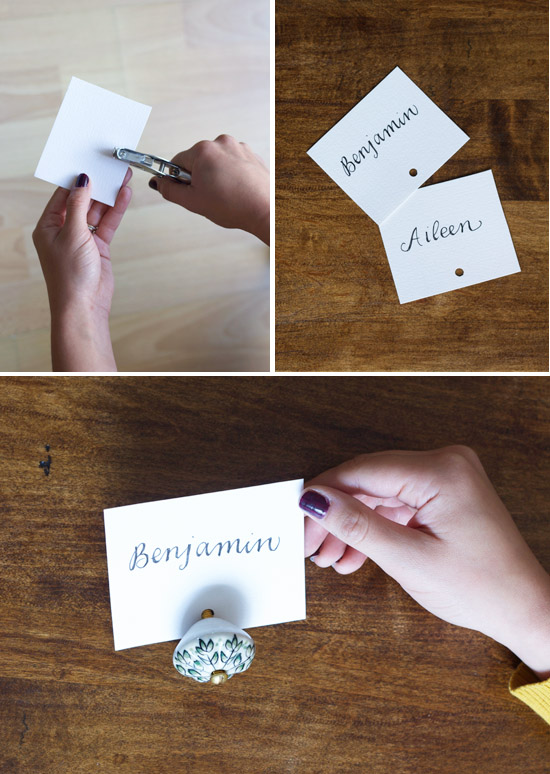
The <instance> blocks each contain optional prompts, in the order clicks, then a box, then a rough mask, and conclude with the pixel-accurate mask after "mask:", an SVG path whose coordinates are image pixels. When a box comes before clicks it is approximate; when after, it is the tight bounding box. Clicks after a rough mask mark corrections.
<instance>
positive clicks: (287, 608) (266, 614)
mask: <svg viewBox="0 0 550 774" xmlns="http://www.w3.org/2000/svg"><path fill="white" fill-rule="evenodd" d="M302 486H303V479H300V480H295V481H284V482H280V483H276V484H265V485H262V486H253V487H247V488H245V489H232V490H229V491H224V492H212V493H210V494H203V495H194V496H190V497H178V498H174V499H170V500H161V501H159V502H150V503H142V504H139V505H128V506H122V507H120V508H110V509H108V510H106V511H105V512H104V518H105V540H106V546H107V566H108V572H109V590H110V596H111V613H112V621H113V634H114V643H115V650H121V649H123V648H133V647H136V646H138V645H148V644H151V643H154V642H165V641H167V640H176V639H181V637H183V635H184V634H185V632H186V630H187V629H188V628H189V627H190V626H191V625H192V624H193V623H195V622H196V621H198V620H199V619H200V617H201V612H202V611H203V610H205V609H208V608H210V609H212V610H214V613H215V615H217V616H219V617H220V618H225V619H227V620H229V621H231V623H233V624H235V625H236V626H239V627H240V628H250V627H255V626H267V625H270V624H278V623H283V622H285V621H297V620H301V619H303V618H305V617H306V602H305V568H304V517H303V513H302V511H301V510H300V508H299V507H298V500H299V496H300V493H301V491H302Z"/></svg>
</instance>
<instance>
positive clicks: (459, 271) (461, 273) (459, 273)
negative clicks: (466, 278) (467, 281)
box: [455, 269, 464, 277]
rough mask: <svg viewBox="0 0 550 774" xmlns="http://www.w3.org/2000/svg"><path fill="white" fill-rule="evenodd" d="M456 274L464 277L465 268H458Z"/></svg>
mask: <svg viewBox="0 0 550 774" xmlns="http://www.w3.org/2000/svg"><path fill="white" fill-rule="evenodd" d="M455 274H456V276H457V277H462V275H463V274H464V269H457V270H456V271H455Z"/></svg>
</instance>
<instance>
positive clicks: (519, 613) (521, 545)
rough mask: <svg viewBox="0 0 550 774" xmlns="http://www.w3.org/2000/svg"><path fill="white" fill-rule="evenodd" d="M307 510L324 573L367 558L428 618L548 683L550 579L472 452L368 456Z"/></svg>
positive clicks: (316, 491) (343, 471) (314, 497)
mask: <svg viewBox="0 0 550 774" xmlns="http://www.w3.org/2000/svg"><path fill="white" fill-rule="evenodd" d="M518 485H521V482H518ZM525 496H526V498H528V496H529V493H528V492H526V493H525ZM300 507H301V508H302V509H303V510H304V511H305V512H306V513H307V514H308V518H306V520H305V522H306V523H305V544H306V556H308V555H310V554H315V559H314V561H315V563H316V564H317V565H318V566H319V567H329V566H333V567H334V569H335V570H336V571H338V572H340V573H343V574H345V573H349V572H353V571H354V570H357V569H358V568H359V567H360V566H361V564H362V563H363V562H364V561H365V558H366V557H370V558H371V559H372V560H373V561H374V562H376V564H378V565H379V566H380V567H381V568H382V569H383V570H384V571H385V572H387V573H388V575H391V576H392V577H393V578H395V580H396V581H397V582H398V583H399V584H400V585H401V586H402V588H403V589H404V590H405V591H406V592H407V593H408V594H410V595H411V597H413V599H415V600H416V601H417V602H419V603H420V604H421V605H422V606H423V607H425V608H426V610H429V611H430V612H431V613H434V614H435V615H437V616H439V617H440V618H442V619H443V620H445V621H449V622H450V623H453V624H456V625H458V626H464V627H467V628H469V629H475V630H477V631H480V632H483V633H484V634H487V635H488V636H489V637H492V638H493V639H495V640H496V641H497V642H500V643H502V644H503V645H505V646H506V647H508V648H509V649H510V650H511V651H513V652H514V653H516V655H518V656H519V657H520V658H521V660H522V661H523V662H524V663H525V664H527V666H528V667H530V668H531V669H532V670H533V672H535V673H536V674H537V675H538V676H539V677H540V678H541V679H545V678H547V677H550V576H549V575H548V573H546V572H545V570H544V569H543V568H542V567H541V565H540V564H539V562H538V561H537V559H536V558H535V556H534V554H533V553H532V551H531V549H530V548H529V546H528V545H527V543H526V542H525V540H524V539H523V537H522V536H521V534H520V533H519V531H518V529H517V527H516V525H515V524H514V521H513V520H512V517H511V516H510V514H509V513H508V511H507V510H506V507H505V506H504V504H503V502H502V500H501V499H500V498H499V497H498V495H497V493H496V492H495V490H494V488H493V486H492V485H491V482H490V481H489V478H488V477H487V474H486V473H485V471H484V469H483V466H482V465H481V462H480V461H479V459H478V457H477V455H476V454H475V452H473V451H472V450H471V449H469V448H467V447H464V446H453V447H447V448H445V449H437V450H435V451H429V452H406V451H389V452H381V453H377V454H365V455H363V456H361V457H357V458H355V459H353V460H350V461H349V462H345V463H344V464H343V465H340V466H338V467H336V468H333V469H332V470H328V471H327V472H325V473H322V474H321V475H320V476H318V477H317V478H315V479H314V480H313V481H309V482H308V483H307V486H306V488H305V492H304V494H303V495H302V498H301V500H300Z"/></svg>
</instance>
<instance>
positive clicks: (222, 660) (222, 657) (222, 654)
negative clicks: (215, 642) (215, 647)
mask: <svg viewBox="0 0 550 774" xmlns="http://www.w3.org/2000/svg"><path fill="white" fill-rule="evenodd" d="M220 659H221V662H222V664H225V662H226V661H227V656H226V655H225V653H224V652H223V650H222V651H221V652H220Z"/></svg>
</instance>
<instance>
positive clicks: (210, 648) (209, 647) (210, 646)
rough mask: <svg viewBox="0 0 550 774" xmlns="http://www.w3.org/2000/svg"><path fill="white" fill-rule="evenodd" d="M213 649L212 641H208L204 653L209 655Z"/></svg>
mask: <svg viewBox="0 0 550 774" xmlns="http://www.w3.org/2000/svg"><path fill="white" fill-rule="evenodd" d="M213 649H214V640H208V645H207V646H206V652H207V653H210V651H212V650H213Z"/></svg>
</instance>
